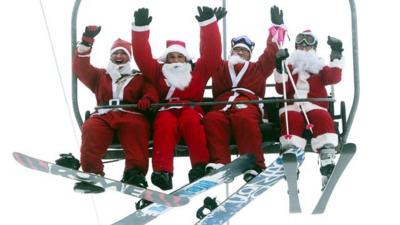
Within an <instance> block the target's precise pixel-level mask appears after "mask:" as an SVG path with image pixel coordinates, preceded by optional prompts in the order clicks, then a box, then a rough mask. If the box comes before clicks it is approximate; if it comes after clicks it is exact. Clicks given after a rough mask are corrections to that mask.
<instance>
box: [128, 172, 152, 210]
mask: <svg viewBox="0 0 400 225" xmlns="http://www.w3.org/2000/svg"><path fill="white" fill-rule="evenodd" d="M121 182H124V183H126V184H131V185H135V186H138V187H141V188H147V187H148V186H149V185H148V184H147V181H146V177H145V176H144V174H143V173H142V171H141V170H140V169H138V168H132V169H130V170H128V171H125V172H124V175H123V176H122V180H121ZM151 203H153V202H151V201H148V200H146V199H140V200H139V201H138V202H135V208H136V210H140V209H143V208H145V207H146V206H148V205H150V204H151Z"/></svg>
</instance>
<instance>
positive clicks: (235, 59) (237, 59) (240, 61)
mask: <svg viewBox="0 0 400 225" xmlns="http://www.w3.org/2000/svg"><path fill="white" fill-rule="evenodd" d="M245 62H247V60H245V59H243V58H242V57H240V56H239V55H236V54H234V55H231V56H229V59H228V63H229V64H232V65H236V64H244V63H245Z"/></svg>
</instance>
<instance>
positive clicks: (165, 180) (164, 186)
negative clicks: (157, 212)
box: [151, 172, 172, 191]
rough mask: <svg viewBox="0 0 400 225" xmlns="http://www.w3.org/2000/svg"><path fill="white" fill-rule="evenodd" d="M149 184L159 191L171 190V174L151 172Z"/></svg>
mask: <svg viewBox="0 0 400 225" xmlns="http://www.w3.org/2000/svg"><path fill="white" fill-rule="evenodd" d="M151 182H152V183H153V184H154V185H156V186H157V187H159V188H161V190H164V191H165V190H170V189H172V174H171V173H168V172H153V173H152V174H151Z"/></svg>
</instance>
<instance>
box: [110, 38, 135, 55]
mask: <svg viewBox="0 0 400 225" xmlns="http://www.w3.org/2000/svg"><path fill="white" fill-rule="evenodd" d="M118 50H123V51H124V52H125V53H126V54H127V55H128V56H129V58H131V57H132V45H131V43H129V42H127V41H125V40H122V39H120V38H118V39H117V40H116V41H114V43H113V45H112V46H111V52H110V55H112V54H113V53H114V52H116V51H118Z"/></svg>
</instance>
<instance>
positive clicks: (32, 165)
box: [13, 152, 189, 207]
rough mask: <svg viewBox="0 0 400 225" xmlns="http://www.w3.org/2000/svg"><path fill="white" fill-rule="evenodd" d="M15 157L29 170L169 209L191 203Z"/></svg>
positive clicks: (76, 171) (29, 159)
mask: <svg viewBox="0 0 400 225" xmlns="http://www.w3.org/2000/svg"><path fill="white" fill-rule="evenodd" d="M13 156H14V158H15V160H16V161H17V162H18V163H20V164H21V165H23V166H25V167H27V168H29V169H33V170H38V171H41V172H45V173H49V174H53V175H58V176H62V177H65V178H69V179H73V180H77V181H85V182H88V183H91V184H94V185H96V186H99V187H102V188H105V189H109V190H114V191H119V192H122V193H124V194H127V195H131V196H134V197H137V198H143V199H146V200H149V201H152V202H157V203H158V204H162V205H166V206H168V207H176V206H182V205H185V204H187V203H189V198H187V197H185V196H175V195H169V194H165V193H161V192H158V191H153V190H149V189H145V188H141V187H137V186H134V185H130V184H126V183H122V182H120V181H116V180H112V179H108V178H105V177H102V176H99V175H96V174H90V173H84V172H81V171H79V170H74V169H70V168H67V167H63V166H60V165H57V164H54V163H51V162H47V161H43V160H40V159H36V158H33V157H30V156H27V155H25V154H22V153H19V152H14V153H13Z"/></svg>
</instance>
